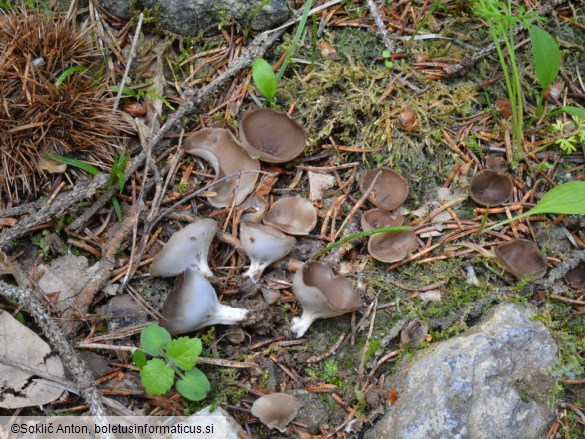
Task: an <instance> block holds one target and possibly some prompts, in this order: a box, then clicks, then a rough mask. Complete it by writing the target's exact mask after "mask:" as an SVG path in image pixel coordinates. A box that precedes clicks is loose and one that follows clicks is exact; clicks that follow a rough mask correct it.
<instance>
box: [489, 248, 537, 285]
mask: <svg viewBox="0 0 585 439" xmlns="http://www.w3.org/2000/svg"><path fill="white" fill-rule="evenodd" d="M496 257H497V258H498V260H499V261H500V262H501V263H502V264H503V265H504V267H505V268H506V270H507V271H509V272H510V273H512V274H513V275H514V276H515V277H516V278H517V279H524V278H525V277H526V276H532V279H539V278H541V277H543V276H544V275H545V274H546V258H545V257H544V255H543V254H542V253H541V252H540V250H539V249H538V247H537V246H536V244H535V243H534V242H532V241H528V240H526V239H513V240H512V241H508V242H505V243H504V244H500V245H499V246H498V247H497V248H496Z"/></svg>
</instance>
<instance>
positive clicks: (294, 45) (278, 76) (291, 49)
mask: <svg viewBox="0 0 585 439" xmlns="http://www.w3.org/2000/svg"><path fill="white" fill-rule="evenodd" d="M312 4H313V0H308V1H307V3H305V6H304V9H303V16H302V17H301V21H300V22H299V25H298V27H297V31H296V32H295V36H294V38H293V40H292V43H291V45H290V47H289V49H288V53H287V55H286V59H285V60H284V62H283V63H282V66H281V67H280V69H279V70H278V73H277V74H276V80H277V81H278V82H280V79H281V78H282V75H284V72H285V70H286V68H287V67H288V64H289V63H290V59H291V58H292V56H293V55H294V53H295V51H296V50H297V45H298V44H299V40H300V39H301V35H302V34H303V31H304V30H305V25H306V24H307V18H308V17H309V11H310V10H311V6H312Z"/></svg>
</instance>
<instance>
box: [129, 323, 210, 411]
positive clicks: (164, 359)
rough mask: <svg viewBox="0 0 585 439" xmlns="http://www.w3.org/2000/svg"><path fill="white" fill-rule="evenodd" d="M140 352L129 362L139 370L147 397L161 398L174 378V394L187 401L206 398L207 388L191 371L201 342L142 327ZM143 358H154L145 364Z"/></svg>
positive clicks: (200, 374) (200, 376) (202, 377)
mask: <svg viewBox="0 0 585 439" xmlns="http://www.w3.org/2000/svg"><path fill="white" fill-rule="evenodd" d="M140 343H141V344H142V348H143V349H144V350H140V349H138V350H136V351H134V353H133V354H132V360H133V361H134V363H136V365H137V366H138V367H139V368H140V378H141V381H142V385H143V386H144V388H145V389H146V393H148V394H149V395H164V394H165V393H167V392H168V391H169V390H171V388H172V387H173V383H175V377H178V378H179V379H178V380H177V382H176V387H177V390H178V392H179V393H180V394H181V395H183V396H184V397H185V398H187V399H189V400H191V401H201V400H202V399H204V398H205V397H206V396H207V393H208V392H209V389H210V385H209V381H208V380H207V377H206V376H205V374H204V373H203V372H201V371H200V370H199V369H197V368H196V367H195V364H197V359H198V358H199V355H200V354H201V349H202V345H201V340H200V339H198V338H192V337H179V338H176V339H172V338H171V334H169V332H168V331H167V330H166V329H164V328H161V327H160V326H158V325H156V324H150V325H148V326H147V327H145V328H144V329H143V330H142V332H141V334H140ZM146 354H149V355H151V356H152V357H154V358H151V359H150V360H147V358H146Z"/></svg>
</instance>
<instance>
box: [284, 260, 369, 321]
mask: <svg viewBox="0 0 585 439" xmlns="http://www.w3.org/2000/svg"><path fill="white" fill-rule="evenodd" d="M293 290H294V293H295V296H297V298H298V299H299V301H300V302H301V305H302V306H303V310H304V311H307V310H308V309H309V308H310V310H311V311H312V312H313V314H318V315H319V317H317V318H321V317H333V316H337V315H341V314H345V313H347V312H352V311H356V310H358V309H360V307H361V301H360V298H359V296H358V294H357V293H356V292H355V290H354V289H353V287H352V286H351V283H350V282H349V280H347V278H346V277H344V276H341V275H335V274H334V273H333V270H332V269H331V268H330V267H329V266H328V265H326V264H323V263H322V262H316V261H310V262H307V263H305V264H303V266H302V267H301V268H300V269H299V270H297V271H296V273H295V275H294V276H293Z"/></svg>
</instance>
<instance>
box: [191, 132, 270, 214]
mask: <svg viewBox="0 0 585 439" xmlns="http://www.w3.org/2000/svg"><path fill="white" fill-rule="evenodd" d="M185 151H186V152H188V153H189V154H193V155H194V156H197V157H201V158H202V159H203V160H206V161H208V162H209V163H210V164H211V166H212V167H213V169H214V170H215V179H214V180H213V181H217V180H219V179H220V178H223V177H225V176H227V175H231V174H234V173H237V172H241V171H259V170H260V163H259V162H258V161H257V160H253V159H251V158H250V156H249V155H248V154H247V153H246V151H245V150H244V149H243V148H242V145H240V143H239V142H238V141H237V139H236V138H235V137H234V136H233V134H232V133H230V132H229V131H228V130H225V129H223V128H203V129H202V130H200V131H197V132H196V133H193V134H191V135H190V136H189V137H187V138H186V139H185ZM257 179H258V173H257V172H249V173H245V174H241V175H240V176H234V177H232V178H229V179H227V180H225V181H223V182H221V183H218V184H216V185H215V186H213V188H212V190H213V192H215V195H214V196H209V197H208V201H209V203H210V204H211V205H212V206H214V207H227V206H229V205H231V203H232V202H234V203H235V205H236V206H238V205H240V204H241V203H242V202H243V201H244V199H245V198H246V197H247V196H248V195H249V194H250V193H251V192H252V191H253V190H254V186H255V184H256V180H257ZM234 194H235V200H233V198H232V197H233V196H234Z"/></svg>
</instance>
